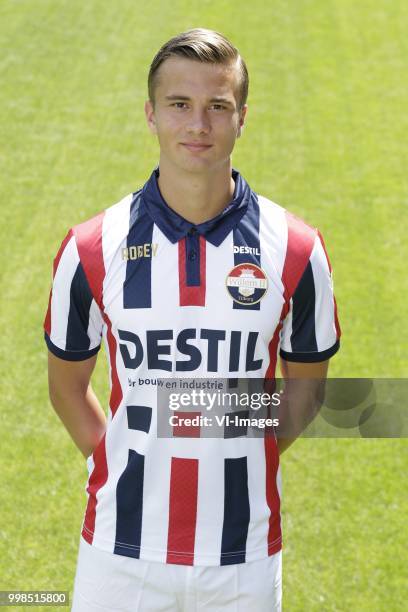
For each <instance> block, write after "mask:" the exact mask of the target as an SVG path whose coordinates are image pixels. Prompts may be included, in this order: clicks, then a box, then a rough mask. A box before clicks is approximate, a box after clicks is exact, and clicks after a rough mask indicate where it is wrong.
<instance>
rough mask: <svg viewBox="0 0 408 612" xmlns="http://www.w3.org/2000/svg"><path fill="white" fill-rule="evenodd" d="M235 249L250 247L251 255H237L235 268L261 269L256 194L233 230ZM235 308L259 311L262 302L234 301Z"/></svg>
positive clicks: (235, 254)
mask: <svg viewBox="0 0 408 612" xmlns="http://www.w3.org/2000/svg"><path fill="white" fill-rule="evenodd" d="M233 241H234V247H244V248H245V247H250V249H251V252H250V253H235V252H234V266H238V265H239V264H246V263H252V264H255V265H256V266H258V267H261V255H260V253H261V250H260V240H259V202H258V198H257V195H256V194H255V193H252V194H251V198H250V200H249V203H248V209H247V211H246V213H245V215H244V216H243V217H242V219H241V220H240V222H239V223H238V225H237V226H236V227H235V228H234V230H233ZM232 303H233V308H235V309H238V310H242V309H244V310H259V308H260V302H257V303H256V304H239V303H238V302H236V301H235V300H233V302H232Z"/></svg>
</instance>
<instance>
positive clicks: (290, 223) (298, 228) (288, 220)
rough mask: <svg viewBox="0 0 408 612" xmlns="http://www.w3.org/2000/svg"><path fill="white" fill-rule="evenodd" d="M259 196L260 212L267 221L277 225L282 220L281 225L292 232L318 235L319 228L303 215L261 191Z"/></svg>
mask: <svg viewBox="0 0 408 612" xmlns="http://www.w3.org/2000/svg"><path fill="white" fill-rule="evenodd" d="M256 195H257V198H258V204H259V208H260V213H261V215H262V216H263V218H264V219H265V221H266V222H267V221H270V223H271V224H273V225H275V226H276V223H277V222H280V225H281V226H282V227H283V228H284V230H285V232H286V230H288V231H290V232H291V233H292V232H294V233H295V234H299V235H307V236H311V235H316V233H317V228H316V227H314V226H312V225H310V224H309V223H307V222H306V221H305V220H304V219H302V218H301V217H299V216H297V215H295V214H294V213H292V212H291V211H290V210H288V209H287V208H285V207H284V206H282V205H281V204H277V203H276V202H274V201H273V200H271V199H270V198H267V197H266V196H263V195H261V194H259V193H257V194H256Z"/></svg>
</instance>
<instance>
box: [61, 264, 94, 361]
mask: <svg viewBox="0 0 408 612" xmlns="http://www.w3.org/2000/svg"><path fill="white" fill-rule="evenodd" d="M92 300H93V297H92V293H91V290H90V288H89V284H88V281H87V279H86V276H85V272H84V269H83V267H82V264H81V262H79V264H78V267H77V269H76V271H75V274H74V277H73V279H72V283H71V290H70V302H69V315H68V324H67V337H66V345H65V350H67V351H85V350H87V349H89V347H90V345H91V340H90V338H89V336H88V326H89V310H90V308H91V303H92Z"/></svg>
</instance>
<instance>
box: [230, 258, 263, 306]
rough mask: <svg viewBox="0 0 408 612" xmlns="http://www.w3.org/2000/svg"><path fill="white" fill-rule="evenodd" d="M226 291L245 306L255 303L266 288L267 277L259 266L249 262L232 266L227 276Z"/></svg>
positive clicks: (261, 296)
mask: <svg viewBox="0 0 408 612" xmlns="http://www.w3.org/2000/svg"><path fill="white" fill-rule="evenodd" d="M226 285H227V291H228V293H229V294H230V296H231V297H232V299H233V300H234V301H235V302H238V304H243V305H245V306H251V305H252V304H257V303H258V302H260V300H261V299H262V298H263V296H264V295H265V293H266V290H267V289H268V279H267V278H266V274H265V272H264V271H263V270H262V268H260V267H259V266H256V265H255V264H251V263H245V264H238V266H234V268H232V270H231V272H230V273H229V274H228V276H227V280H226Z"/></svg>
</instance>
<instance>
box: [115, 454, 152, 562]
mask: <svg viewBox="0 0 408 612" xmlns="http://www.w3.org/2000/svg"><path fill="white" fill-rule="evenodd" d="M144 461H145V458H144V456H143V455H139V453H137V452H136V451H134V450H132V449H129V455H128V463H127V466H126V468H125V470H124V472H123V473H122V475H121V477H120V478H119V480H118V484H117V487H116V539H115V549H114V553H115V554H117V555H124V556H126V557H135V558H136V559H138V558H139V556H140V540H141V535H142V514H143V477H144Z"/></svg>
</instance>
